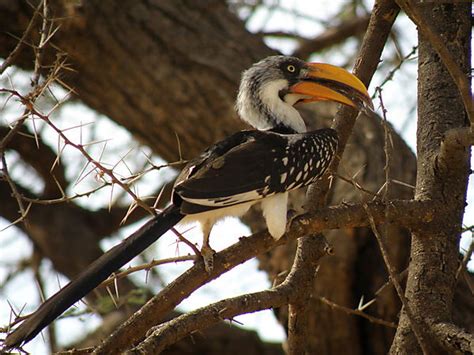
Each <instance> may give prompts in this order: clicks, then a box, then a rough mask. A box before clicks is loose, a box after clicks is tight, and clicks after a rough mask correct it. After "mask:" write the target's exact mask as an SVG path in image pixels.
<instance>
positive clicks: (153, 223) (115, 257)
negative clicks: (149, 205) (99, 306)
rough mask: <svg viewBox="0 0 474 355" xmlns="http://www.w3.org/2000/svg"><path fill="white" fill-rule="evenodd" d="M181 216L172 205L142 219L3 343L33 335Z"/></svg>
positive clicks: (12, 344)
mask: <svg viewBox="0 0 474 355" xmlns="http://www.w3.org/2000/svg"><path fill="white" fill-rule="evenodd" d="M183 217H184V216H183V215H182V214H181V213H180V211H179V208H178V207H176V206H173V205H171V206H170V207H168V208H166V209H165V210H164V211H163V212H162V213H160V214H159V215H157V216H156V217H154V218H153V219H152V220H150V221H148V222H147V223H145V225H143V226H142V227H140V229H138V230H137V231H136V232H135V233H133V234H132V235H130V236H129V237H128V238H127V239H125V240H124V241H123V242H122V243H120V244H118V245H116V246H115V247H113V248H112V249H110V250H109V251H108V252H106V253H105V254H104V255H102V256H101V257H100V258H98V259H97V260H96V261H94V262H93V263H92V264H91V265H90V266H89V267H88V268H87V269H85V270H84V271H83V272H82V273H81V274H79V275H78V277H77V278H75V279H74V280H72V281H71V282H69V283H68V284H67V285H66V286H65V287H64V288H62V289H61V290H59V291H58V292H57V293H56V294H54V295H53V296H52V297H50V298H49V299H48V300H47V301H46V302H44V303H43V304H42V305H41V306H40V307H39V308H38V309H37V310H36V312H34V313H33V314H31V315H30V316H29V317H28V318H27V319H26V320H25V321H23V323H21V324H20V326H19V327H18V328H16V329H15V330H14V331H13V332H12V333H10V334H9V335H8V336H7V338H6V339H5V343H4V344H5V347H6V348H7V349H9V348H14V347H18V346H20V345H22V344H23V343H26V342H28V341H30V340H31V339H33V338H34V337H35V336H36V335H37V334H38V333H39V332H40V331H41V330H43V328H45V327H46V326H47V325H48V324H49V323H51V322H52V321H54V320H55V319H56V318H57V317H59V316H60V315H61V314H62V313H63V312H64V311H65V310H67V309H68V308H69V307H70V306H72V305H73V304H74V303H76V302H77V301H79V300H80V299H81V298H82V297H84V296H85V295H87V294H88V293H89V292H90V291H92V290H93V289H94V288H96V287H97V286H99V285H100V283H101V282H102V281H104V280H105V279H107V278H108V277H109V276H110V275H111V274H112V273H113V272H114V271H117V270H118V269H119V268H120V267H122V266H123V265H125V264H126V263H127V262H129V261H130V260H132V259H133V258H134V257H135V256H137V255H138V254H140V253H141V252H142V251H143V250H145V249H146V248H147V247H148V246H150V245H151V244H152V243H153V242H155V241H156V240H157V239H158V238H159V237H161V236H162V235H163V234H164V233H166V231H168V230H169V229H170V228H171V227H173V226H174V225H175V224H176V223H178V222H179V221H180V220H181V219H183Z"/></svg>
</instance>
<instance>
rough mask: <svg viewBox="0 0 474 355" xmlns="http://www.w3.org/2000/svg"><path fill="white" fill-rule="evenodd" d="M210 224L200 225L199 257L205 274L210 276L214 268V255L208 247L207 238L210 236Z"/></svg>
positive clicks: (212, 250)
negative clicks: (200, 242)
mask: <svg viewBox="0 0 474 355" xmlns="http://www.w3.org/2000/svg"><path fill="white" fill-rule="evenodd" d="M211 229H212V224H211V223H209V222H204V223H202V233H203V240H202V247H201V256H202V259H203V261H204V268H205V269H206V272H207V273H208V274H210V273H211V272H212V269H213V268H214V254H215V253H216V252H215V251H214V249H212V248H211V246H210V245H209V236H210V235H211Z"/></svg>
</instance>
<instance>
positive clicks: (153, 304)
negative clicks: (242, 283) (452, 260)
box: [96, 200, 437, 354]
mask: <svg viewBox="0 0 474 355" xmlns="http://www.w3.org/2000/svg"><path fill="white" fill-rule="evenodd" d="M367 206H368V210H369V211H370V214H371V216H372V217H373V218H374V220H375V222H376V223H381V222H390V223H399V224H400V225H403V226H405V227H407V228H420V229H423V228H424V223H429V222H430V221H431V220H432V216H433V215H434V213H435V210H436V208H437V206H435V205H434V204H433V203H432V202H431V201H414V200H413V201H389V202H387V203H383V202H380V201H377V202H371V203H369V204H367ZM387 209H388V210H389V211H390V214H389V215H390V218H391V220H390V221H387V220H386V213H385V212H386V210H387ZM368 223H369V222H368V218H367V212H366V210H365V209H364V206H363V205H361V204H355V205H340V206H336V207H326V208H323V209H321V210H319V211H315V212H311V213H307V214H304V215H301V216H298V217H296V218H295V219H294V220H293V223H292V225H291V226H290V228H289V230H288V233H287V234H286V236H284V237H283V238H281V239H280V240H279V241H275V240H274V239H273V238H272V237H271V236H270V235H269V234H268V232H266V231H262V232H259V233H256V234H254V235H252V236H250V237H246V238H241V239H240V241H239V242H238V243H236V244H234V245H232V246H230V247H229V248H227V249H225V250H223V251H221V252H219V253H217V254H216V255H215V257H214V269H213V271H212V273H211V274H208V273H207V272H206V271H205V270H204V267H203V265H202V263H201V262H200V263H197V264H196V265H194V266H193V267H191V268H190V269H188V270H187V271H186V272H185V273H183V274H182V275H181V276H179V277H178V278H176V279H175V280H174V281H173V282H171V283H170V284H169V285H167V286H166V287H165V288H164V289H163V290H161V291H160V292H159V293H158V294H157V295H156V296H155V297H153V298H152V299H151V300H150V301H149V302H148V303H147V304H146V305H145V306H143V307H142V308H141V309H140V310H139V311H138V312H136V313H135V314H134V315H133V316H132V317H131V318H130V319H128V320H127V321H126V322H125V323H124V324H123V325H122V326H121V327H120V328H118V329H117V330H116V331H115V332H114V333H113V334H112V335H111V336H110V337H108V338H107V339H106V340H105V341H104V342H103V343H102V344H101V345H100V346H99V347H98V348H97V350H96V352H97V354H110V353H119V352H120V351H123V350H124V349H127V348H128V347H129V346H130V345H131V344H133V343H135V342H136V341H138V340H139V339H141V338H143V337H144V335H145V334H146V332H147V331H148V330H149V329H150V328H151V327H152V326H155V325H157V324H159V322H160V319H163V317H164V316H165V315H166V314H168V313H169V312H171V311H172V310H173V309H174V307H176V306H177V305H178V304H179V303H180V302H181V301H182V300H183V299H185V298H187V297H189V295H191V294H192V293H193V292H194V291H195V290H196V289H198V288H199V287H201V286H202V285H204V284H206V283H208V282H210V281H211V280H214V279H216V278H217V277H219V276H220V275H222V274H223V273H224V272H227V271H228V270H230V269H232V268H234V267H235V266H237V265H239V264H241V263H243V262H245V261H246V260H248V259H250V258H253V257H254V256H256V255H259V254H262V253H264V252H266V251H268V250H270V249H272V248H274V247H275V246H277V245H282V244H285V243H288V241H289V240H294V239H297V238H301V237H303V236H306V235H310V234H317V233H320V232H321V231H323V230H327V229H337V228H353V227H361V226H367V225H368Z"/></svg>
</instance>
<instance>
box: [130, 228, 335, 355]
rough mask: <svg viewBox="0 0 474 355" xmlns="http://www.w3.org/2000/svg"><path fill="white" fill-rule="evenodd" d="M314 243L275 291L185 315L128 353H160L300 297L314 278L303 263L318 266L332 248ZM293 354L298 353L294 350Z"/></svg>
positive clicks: (320, 240)
mask: <svg viewBox="0 0 474 355" xmlns="http://www.w3.org/2000/svg"><path fill="white" fill-rule="evenodd" d="M312 240H313V243H314V248H311V249H305V250H302V251H301V253H300V254H298V255H297V256H296V258H295V262H294V265H293V267H292V272H291V273H290V274H289V275H288V277H287V278H286V280H285V281H284V282H283V283H281V284H280V285H278V286H276V287H275V288H273V289H271V290H266V291H261V292H256V293H251V294H246V295H243V296H239V297H234V298H229V299H226V300H223V301H220V302H217V303H213V304H210V305H208V306H206V307H203V308H200V309H197V310H195V311H193V312H189V313H187V314H183V315H181V316H179V317H177V318H175V319H173V320H171V321H169V322H166V323H164V324H162V325H159V326H158V327H156V328H154V329H153V332H152V333H151V335H149V336H147V338H146V339H145V340H144V341H143V342H142V343H141V344H140V345H139V346H137V347H136V348H134V349H132V350H131V351H129V352H126V354H144V353H145V354H157V353H160V352H161V351H163V350H164V349H165V348H166V347H167V346H169V345H171V344H174V343H176V342H177V341H178V340H180V339H181V338H183V337H185V336H186V335H189V334H192V333H193V332H195V331H198V330H203V329H205V328H207V327H209V326H211V325H213V324H215V323H217V322H220V321H222V320H225V319H229V320H232V319H233V318H234V317H235V316H238V315H241V314H245V313H252V312H257V311H261V310H264V309H268V308H275V307H280V306H282V305H284V304H287V303H288V301H289V300H291V299H292V298H294V297H299V295H300V294H301V293H300V292H299V288H300V287H302V285H305V284H306V285H308V286H311V285H312V280H313V278H312V277H311V275H308V274H304V273H301V272H297V270H299V269H300V267H301V264H302V263H304V264H306V263H310V264H312V265H313V266H314V265H317V264H318V262H319V260H320V259H321V257H323V256H324V254H326V250H327V246H328V245H327V242H326V240H325V239H324V237H321V236H316V237H314V238H313V239H312ZM290 353H291V354H296V353H294V352H291V351H290Z"/></svg>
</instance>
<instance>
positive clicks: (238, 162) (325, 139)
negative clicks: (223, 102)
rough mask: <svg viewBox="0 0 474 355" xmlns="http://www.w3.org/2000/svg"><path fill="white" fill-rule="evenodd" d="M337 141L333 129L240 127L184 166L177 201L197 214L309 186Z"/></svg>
mask: <svg viewBox="0 0 474 355" xmlns="http://www.w3.org/2000/svg"><path fill="white" fill-rule="evenodd" d="M336 146H337V136H336V135H335V132H334V131H333V130H329V129H325V130H319V131H315V132H310V133H304V134H293V135H282V134H278V133H273V132H271V131H266V132H265V131H264V132H262V131H246V132H245V131H244V132H239V133H237V134H235V135H233V136H231V137H229V138H228V139H226V140H224V141H222V142H220V143H217V144H216V145H214V146H213V147H211V148H210V149H208V150H207V151H206V152H204V153H203V154H202V155H201V156H200V157H199V158H198V159H196V160H194V161H192V162H190V163H189V164H188V165H187V166H186V167H185V169H184V170H183V172H182V173H181V174H180V176H179V177H178V179H177V181H176V183H175V186H174V192H173V193H174V196H173V200H174V202H175V203H177V202H180V205H181V211H182V213H184V214H193V213H199V212H204V211H208V210H212V209H216V208H223V207H228V206H233V205H236V204H240V203H245V202H251V201H256V200H259V199H262V198H264V197H267V196H271V195H273V194H275V193H279V192H285V191H289V190H293V189H296V188H299V187H302V186H306V185H309V184H310V183H312V182H314V180H316V179H317V178H319V177H320V176H321V175H322V174H323V173H324V171H325V170H326V168H327V166H328V165H329V163H330V161H331V159H332V157H333V155H334V152H335V149H336ZM178 199H179V200H180V201H177V200H178Z"/></svg>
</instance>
